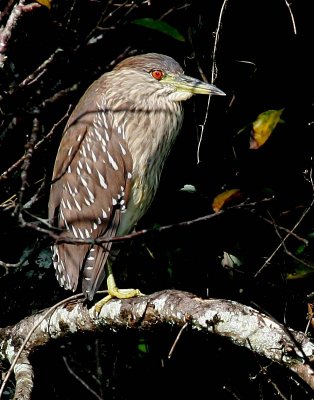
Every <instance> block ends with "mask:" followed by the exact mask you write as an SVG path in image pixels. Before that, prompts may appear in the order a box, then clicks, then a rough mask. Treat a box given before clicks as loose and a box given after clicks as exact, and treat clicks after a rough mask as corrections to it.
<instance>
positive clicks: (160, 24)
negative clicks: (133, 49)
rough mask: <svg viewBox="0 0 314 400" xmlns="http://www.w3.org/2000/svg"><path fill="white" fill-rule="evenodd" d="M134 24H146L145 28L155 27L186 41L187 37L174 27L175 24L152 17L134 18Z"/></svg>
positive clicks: (176, 38)
mask: <svg viewBox="0 0 314 400" xmlns="http://www.w3.org/2000/svg"><path fill="white" fill-rule="evenodd" d="M132 24H135V25H140V26H144V27H145V28H149V29H153V30H155V31H159V32H162V33H164V34H165V35H168V36H170V37H172V38H173V39H175V40H178V41H179V42H185V38H184V36H183V35H181V33H180V32H179V31H178V30H177V29H176V28H174V27H173V26H171V25H169V24H168V23H167V22H164V21H159V20H156V19H152V18H139V19H134V20H133V21H132Z"/></svg>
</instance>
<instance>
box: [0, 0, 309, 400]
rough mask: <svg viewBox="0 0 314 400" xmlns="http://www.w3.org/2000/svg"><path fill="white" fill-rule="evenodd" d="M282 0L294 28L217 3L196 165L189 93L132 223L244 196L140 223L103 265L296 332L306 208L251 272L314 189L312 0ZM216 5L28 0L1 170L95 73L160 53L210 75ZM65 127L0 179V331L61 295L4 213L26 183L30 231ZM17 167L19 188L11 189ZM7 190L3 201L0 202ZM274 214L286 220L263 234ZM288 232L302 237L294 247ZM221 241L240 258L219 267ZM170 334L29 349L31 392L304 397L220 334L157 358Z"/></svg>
mask: <svg viewBox="0 0 314 400" xmlns="http://www.w3.org/2000/svg"><path fill="white" fill-rule="evenodd" d="M14 4H16V2H14V1H13V2H10V1H5V0H3V1H2V4H0V11H2V17H1V20H0V25H1V26H5V25H6V24H7V22H8V18H9V16H10V15H11V13H12V7H13V5H14ZM290 4H291V12H292V15H293V18H294V21H295V25H296V33H294V30H293V21H292V16H291V15H290V13H289V9H288V6H287V4H286V2H285V1H283V0H255V1H244V0H242V1H241V0H238V1H236V2H233V1H229V2H227V3H226V7H225V9H224V10H223V13H222V23H221V25H220V28H219V40H218V44H217V50H216V53H215V62H216V67H217V77H216V79H215V82H214V83H215V85H216V86H218V87H219V88H220V89H222V90H223V91H224V92H225V93H226V94H227V95H226V97H224V98H222V97H212V99H211V102H210V105H209V109H208V118H207V120H206V123H205V127H204V132H203V138H202V142H201V146H200V162H197V148H198V140H199V136H200V132H201V131H200V127H199V126H200V125H202V124H203V123H204V119H205V114H206V107H207V99H206V98H205V97H203V96H197V97H194V98H193V99H191V100H189V101H188V102H186V103H185V104H184V107H185V121H184V125H183V129H182V132H181V134H180V136H179V138H178V140H177V142H176V144H175V145H174V148H173V150H172V152H171V155H170V157H169V159H168V161H167V163H166V165H165V169H164V173H163V175H162V179H161V182H160V187H159V191H158V193H157V196H156V198H155V201H154V203H153V204H152V207H151V208H150V210H149V212H148V213H147V215H146V216H145V217H144V218H143V219H142V221H141V222H140V223H139V226H138V228H152V227H158V226H163V225H171V224H175V223H177V222H182V221H188V220H192V219H194V218H199V217H202V216H206V215H209V214H212V213H213V210H212V201H213V199H214V197H215V196H217V195H218V194H219V193H221V192H223V191H224V190H227V189H232V188H239V189H240V190H241V193H242V200H241V201H243V202H244V203H240V202H238V203H234V204H233V205H234V206H235V207H234V208H233V209H230V208H229V209H228V208H227V209H226V212H225V213H224V214H222V215H221V216H217V217H216V218H213V219H210V220H208V221H204V222H200V223H195V224H191V225H189V226H188V227H187V226H186V227H175V226H174V227H173V228H172V229H170V230H167V231H164V232H161V233H158V232H157V231H154V232H153V233H151V234H149V235H146V236H144V237H140V238H137V239H135V240H133V241H130V242H127V243H125V244H124V246H123V251H122V252H121V254H120V257H119V259H118V260H117V262H116V265H115V271H116V275H117V280H118V281H119V285H120V286H121V287H134V286H135V287H139V288H140V289H141V290H142V291H143V292H144V293H152V292H154V291H157V290H162V289H167V288H170V289H171V288H174V289H179V290H185V291H190V292H193V293H195V294H197V295H199V296H202V297H218V298H227V299H233V300H236V301H240V302H242V303H244V304H248V305H251V306H253V307H255V308H257V309H260V310H262V311H264V312H266V313H268V314H270V315H272V316H273V317H274V318H276V319H277V320H279V321H280V322H282V323H286V324H287V326H290V327H291V328H293V329H296V330H302V331H304V329H305V327H306V324H307V318H306V316H307V304H308V303H309V302H311V301H312V298H311V293H312V291H313V274H312V269H313V267H314V264H313V231H314V229H313V228H314V226H313V211H312V210H310V211H309V212H308V213H307V214H306V215H305V216H304V218H303V219H302V221H301V222H300V223H299V225H298V228H297V229H296V231H295V233H296V234H297V235H298V237H290V238H289V239H288V240H287V241H286V242H285V244H286V247H284V246H282V247H281V248H279V249H278V251H277V252H275V254H274V255H273V256H272V257H271V259H270V262H269V264H268V265H267V266H266V267H265V268H264V269H263V270H262V271H261V272H260V273H259V274H258V275H257V276H256V277H255V274H256V272H257V271H259V270H260V268H261V267H262V266H263V264H264V263H265V261H266V260H267V259H268V257H270V256H271V255H272V254H273V252H274V250H275V249H276V248H277V246H278V245H279V244H280V242H281V240H282V238H283V237H284V236H285V235H286V234H287V232H288V231H289V230H290V229H292V227H293V226H294V225H295V224H296V223H297V222H298V221H300V220H301V218H302V216H303V215H304V213H305V211H306V210H307V208H308V207H309V206H310V204H311V202H312V200H313V182H312V181H311V179H312V156H313V70H314V69H313V61H312V48H313V33H314V29H313V22H312V15H313V14H312V9H311V7H310V6H311V1H310V0H309V1H296V0H295V1H292V2H290ZM222 5H223V2H222V1H221V0H220V1H218V0H217V1H207V2H206V1H190V2H185V1H150V2H147V1H143V2H141V1H134V2H132V3H131V2H129V3H128V2H125V3H117V2H111V1H108V2H106V1H88V0H85V1H57V0H55V1H54V2H53V3H52V7H51V10H49V9H48V8H47V7H44V6H41V7H38V8H37V7H36V8H34V9H32V10H28V11H27V12H26V11H24V13H23V14H22V16H21V17H20V18H19V20H18V21H17V24H16V26H15V28H14V29H13V30H12V33H11V37H10V38H9V40H8V43H7V46H6V51H5V54H6V55H7V59H6V61H5V63H4V67H3V68H2V69H1V70H0V113H1V114H0V115H1V121H0V127H1V130H0V152H1V153H0V173H1V174H2V173H3V172H5V171H6V170H7V169H8V168H10V167H11V166H12V165H13V164H14V163H15V162H16V161H17V160H19V159H20V157H22V155H23V154H24V153H25V145H27V143H29V141H30V139H31V133H32V129H33V121H34V118H37V119H38V121H39V130H38V133H37V138H36V141H39V140H41V139H42V138H43V137H44V136H45V135H47V133H48V132H50V131H51V129H52V128H53V127H54V126H55V125H56V124H57V123H58V121H59V120H60V119H61V118H62V117H63V116H65V114H66V113H67V112H68V110H69V106H71V107H72V108H73V106H74V105H75V104H76V102H77V101H78V99H79V98H80V96H81V95H82V94H83V93H84V91H85V90H86V88H87V87H88V86H89V84H90V83H91V82H92V81H93V80H95V79H96V78H97V77H99V76H100V75H101V74H102V73H103V72H106V71H109V70H111V69H112V67H113V66H114V65H115V64H116V63H117V62H119V61H120V60H121V59H123V58H125V57H127V56H128V55H134V54H139V53H145V52H159V53H163V54H168V55H170V56H172V57H174V58H175V59H176V60H177V61H178V62H179V63H180V64H181V65H182V66H183V68H184V70H185V72H186V73H187V74H188V75H191V76H195V77H197V78H200V79H201V78H203V79H207V80H208V81H211V73H212V62H213V58H212V57H213V49H214V40H215V32H216V30H217V26H218V20H219V14H220V12H221V10H222ZM138 18H153V19H156V20H158V19H161V20H163V21H165V22H167V23H168V24H170V25H171V26H172V27H173V28H175V29H177V30H178V31H179V32H180V33H181V34H182V35H183V36H184V37H185V41H184V42H183V41H178V40H176V39H174V38H172V37H171V36H169V35H167V34H166V33H163V32H159V31H157V30H155V29H149V28H145V27H142V26H138V25H136V24H134V23H133V21H134V20H136V19H138ZM95 38H97V40H95ZM90 39H92V41H91V40H90ZM56 49H61V50H60V51H59V52H57V53H56V54H55V56H54V57H53V60H52V61H51V62H48V63H47V64H46V66H45V68H44V70H43V73H42V74H40V75H39V76H37V75H36V74H35V76H36V79H34V80H33V81H31V82H30V83H29V84H27V85H24V84H23V83H22V82H23V81H24V79H26V78H27V77H28V76H29V75H31V74H33V73H34V72H35V71H36V70H37V68H38V67H39V66H40V65H41V64H42V63H44V62H45V60H48V59H49V57H51V55H52V54H53V53H54V52H55V51H56ZM282 108H284V111H283V114H282V117H281V118H282V120H283V121H284V122H283V123H281V124H279V125H278V126H277V127H276V129H275V130H274V132H273V134H272V135H271V137H270V139H269V140H268V141H267V142H266V143H265V145H264V146H262V147H261V148H260V149H258V150H250V149H249V138H250V129H251V124H252V122H253V121H254V120H255V119H256V118H257V116H258V115H259V114H260V113H262V112H264V111H267V110H269V109H282ZM65 123H66V118H65V119H64V120H63V122H62V123H59V124H57V126H56V127H55V128H54V131H53V134H52V135H51V136H50V138H49V139H48V140H45V141H44V142H43V144H42V145H41V146H40V147H39V148H38V150H37V151H34V153H33V156H32V158H31V160H30V167H29V169H28V170H27V171H26V170H25V167H23V164H19V165H17V166H16V167H15V168H13V170H12V171H9V172H8V173H7V176H6V179H1V180H0V206H1V208H0V212H1V217H0V218H1V228H2V229H1V232H0V243H1V253H0V260H1V261H2V262H3V263H11V264H16V263H18V262H19V261H21V260H24V262H23V263H21V264H22V265H19V266H15V267H14V266H12V267H7V268H5V267H4V266H3V267H1V266H0V293H1V305H0V324H1V326H3V327H4V326H7V325H9V324H14V323H16V322H18V321H19V320H20V319H21V318H23V317H25V316H28V315H31V314H32V313H34V312H36V311H38V310H40V309H42V308H44V307H49V306H51V305H53V304H54V303H55V302H57V301H58V300H60V299H62V298H65V297H67V296H68V295H69V294H70V293H68V292H65V291H64V290H63V289H62V288H60V287H59V286H58V283H57V281H56V279H55V277H54V271H53V268H52V266H51V261H50V250H49V248H50V245H51V244H52V240H51V238H50V237H49V236H48V235H45V234H41V233H39V232H38V231H36V230H35V229H32V228H25V227H21V220H20V219H19V218H18V212H16V210H18V208H17V207H18V206H23V205H25V204H26V203H27V202H28V201H29V200H30V199H31V198H32V196H34V195H35V194H36V193H37V195H38V196H37V199H36V201H34V202H33V203H32V206H31V207H30V208H29V209H27V210H26V211H28V212H29V213H31V214H32V216H30V215H29V214H25V211H22V216H23V218H24V219H25V220H26V221H27V222H31V223H34V224H37V225H38V226H43V225H42V224H41V223H40V222H38V219H36V217H39V218H43V219H45V218H47V202H48V195H49V185H50V178H51V174H52V168H53V163H54V158H55V155H56V151H57V148H58V144H59V141H60V138H61V135H62V130H63V128H64V125H65ZM243 128H245V129H243ZM241 129H243V131H242V132H241V133H239V131H240V130H241ZM23 171H24V172H27V176H26V181H27V185H26V186H25V190H24V193H23V196H22V197H21V176H22V177H23ZM21 174H22V175H21ZM42 183H44V184H45V185H44V187H43V188H42V190H40V191H39V187H40V185H41V184H42ZM185 184H191V185H194V186H195V188H196V192H195V193H187V192H184V191H181V190H180V189H181V188H182V187H183V186H184V185H185ZM14 195H15V197H14V198H13V203H12V204H11V206H7V203H4V202H6V201H7V200H8V199H10V198H11V197H12V196H14ZM19 198H20V201H19ZM265 218H266V219H268V220H270V221H273V223H269V222H266V221H265ZM275 223H276V224H278V225H279V226H281V227H284V228H285V229H286V230H287V231H284V230H280V229H279V231H278V230H277V231H276V229H275ZM278 232H279V234H278ZM301 239H305V240H307V241H308V242H307V245H306V246H304V241H302V240H301ZM223 252H227V253H230V254H232V255H234V256H236V257H237V258H238V259H239V260H240V261H241V262H242V264H241V265H240V266H233V267H232V266H230V267H223V266H222V264H221V260H222V256H223V254H224V253H223ZM292 278H294V279H292ZM177 334H178V332H177V331H176V330H174V329H171V328H164V329H163V330H160V332H157V333H154V334H150V333H147V332H140V333H130V332H125V333H123V334H117V333H113V332H108V333H107V334H105V335H103V336H101V337H98V338H96V339H95V337H77V338H69V339H68V340H65V341H62V342H56V343H52V344H51V345H49V346H48V347H45V348H44V349H41V350H39V351H37V352H36V354H34V355H33V359H32V361H33V364H34V372H35V388H34V393H33V398H34V399H37V398H38V399H39V398H45V399H50V398H51V399H66V400H70V399H75V398H80V397H82V398H84V399H94V398H97V396H96V395H95V394H93V393H92V391H91V390H88V389H86V387H84V386H83V384H82V382H85V383H86V384H87V385H88V386H89V387H90V388H91V389H92V390H93V391H94V392H95V393H97V394H98V396H100V397H99V398H110V399H118V400H122V399H133V398H135V397H137V398H138V397H144V396H145V397H150V398H161V397H164V398H170V397H173V396H176V398H190V397H192V396H193V397H194V396H205V397H206V398H209V399H274V398H290V396H291V398H295V399H310V398H314V396H312V395H311V393H310V392H309V391H308V388H306V387H304V386H303V385H302V383H300V382H298V379H297V378H296V377H294V376H293V375H292V374H291V373H290V372H289V371H287V370H283V369H282V368H280V367H279V366H277V365H274V364H270V363H269V362H268V361H267V360H263V359H260V358H258V357H256V356H255V355H253V354H252V353H250V352H248V351H246V350H243V349H239V348H235V347H234V346H232V345H231V344H230V343H228V342H226V341H224V340H222V339H219V338H218V339H217V338H214V337H212V338H208V337H206V338H205V337H204V338H202V337H200V336H199V335H196V334H195V333H193V332H189V331H188V330H187V331H186V332H185V333H184V334H183V335H182V338H181V339H180V341H179V342H178V344H177V347H176V350H175V352H174V354H173V356H172V358H171V359H170V360H168V359H167V355H168V352H169V350H170V348H171V346H172V344H173V341H174V340H175V338H176V335H177ZM309 334H310V335H311V334H312V331H311V329H310V332H309ZM67 365H68V366H69V368H67ZM0 367H1V364H0ZM69 369H71V371H72V372H73V371H74V374H76V377H79V379H80V380H81V381H79V379H76V378H75V377H74V376H73V375H71V374H70V372H69ZM13 385H14V382H10V384H9V385H8V389H7V394H6V396H7V397H5V398H9V397H10V396H9V392H10V390H11V389H12V387H13Z"/></svg>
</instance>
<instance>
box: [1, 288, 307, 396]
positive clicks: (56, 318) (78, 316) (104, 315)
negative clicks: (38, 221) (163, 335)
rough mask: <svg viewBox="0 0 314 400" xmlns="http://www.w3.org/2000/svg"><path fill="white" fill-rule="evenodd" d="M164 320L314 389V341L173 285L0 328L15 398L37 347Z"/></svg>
mask: <svg viewBox="0 0 314 400" xmlns="http://www.w3.org/2000/svg"><path fill="white" fill-rule="evenodd" d="M160 324H171V325H176V326H178V327H183V326H185V325H188V326H189V327H190V328H191V329H194V330H197V331H200V332H203V333H204V332H206V333H208V334H215V335H220V336H224V337H226V338H228V339H230V340H231V341H232V342H233V343H234V344H235V345H238V346H243V347H246V348H248V349H250V350H251V351H253V352H255V353H257V354H259V355H261V356H264V357H267V358H268V359H270V360H272V361H274V362H277V363H279V364H281V365H282V366H285V367H287V368H288V369H290V370H292V371H294V372H295V373H296V374H298V375H299V376H300V377H301V378H302V379H303V380H304V381H305V382H306V383H307V384H308V385H309V386H310V387H311V388H313V389H314V371H313V369H312V368H311V362H312V361H313V355H314V344H313V343H311V341H310V339H309V338H308V337H307V336H306V335H304V334H303V333H301V332H296V331H293V330H292V329H289V328H287V327H284V326H283V325H281V324H280V323H278V322H277V321H275V320H273V319H272V318H271V317H269V316H266V315H264V314H262V313H260V312H258V311H256V310H254V309H253V308H251V307H248V306H245V305H242V304H239V303H237V302H234V301H230V300H223V299H206V300H205V299H201V298H199V297H197V296H195V295H193V294H191V293H187V292H180V291H175V290H165V291H162V292H157V293H154V294H152V295H149V296H143V297H137V298H133V299H129V300H111V301H110V302H108V303H107V304H105V305H104V306H103V308H102V309H101V312H100V314H99V315H96V314H95V310H94V307H91V308H88V307H87V306H86V305H85V304H84V302H83V301H82V300H75V301H73V300H72V301H69V302H67V303H65V304H63V305H60V306H58V307H56V308H54V309H52V310H50V311H49V310H47V309H46V310H43V311H41V312H39V313H37V314H35V315H32V316H30V317H27V318H25V319H23V320H22V321H20V322H19V323H17V324H16V325H14V326H8V327H6V328H1V329H0V340H1V342H0V358H1V359H6V360H8V361H9V362H10V364H12V363H13V364H15V366H14V373H15V379H16V394H15V399H17V398H18V399H25V400H26V399H29V398H30V395H31V390H32V385H33V383H32V378H33V374H32V367H31V365H30V363H29V361H28V355H29V354H30V353H32V352H34V351H35V350H36V348H38V347H39V346H44V345H45V344H47V343H48V342H49V341H50V340H53V339H60V338H62V337H65V336H68V335H74V334H79V333H82V332H102V331H104V330H106V329H109V328H110V329H115V330H116V331H118V330H122V329H124V330H125V329H137V330H143V329H145V330H154V329H155V328H157V327H158V326H160ZM34 328H35V329H34ZM31 330H33V332H31ZM25 339H27V340H25ZM22 345H23V349H22V351H21V353H20V355H19V356H18V358H17V360H15V358H16V357H17V354H18V352H19V350H20V349H21V346H22Z"/></svg>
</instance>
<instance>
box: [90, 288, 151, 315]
mask: <svg viewBox="0 0 314 400" xmlns="http://www.w3.org/2000/svg"><path fill="white" fill-rule="evenodd" d="M108 292H109V294H108V295H107V296H106V297H104V298H103V299H101V300H100V301H98V302H97V303H96V304H95V312H96V314H97V315H98V314H99V313H100V311H101V309H102V307H103V306H104V305H105V304H106V303H107V302H108V301H109V300H111V299H131V298H132V297H137V296H144V294H143V293H141V292H140V291H139V290H138V289H118V288H117V287H114V288H112V287H110V289H109V288H108Z"/></svg>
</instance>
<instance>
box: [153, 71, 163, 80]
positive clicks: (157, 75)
mask: <svg viewBox="0 0 314 400" xmlns="http://www.w3.org/2000/svg"><path fill="white" fill-rule="evenodd" d="M151 74H152V77H153V78H155V79H157V81H160V80H161V79H162V78H163V77H164V73H163V71H162V70H161V69H153V70H152V71H151Z"/></svg>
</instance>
